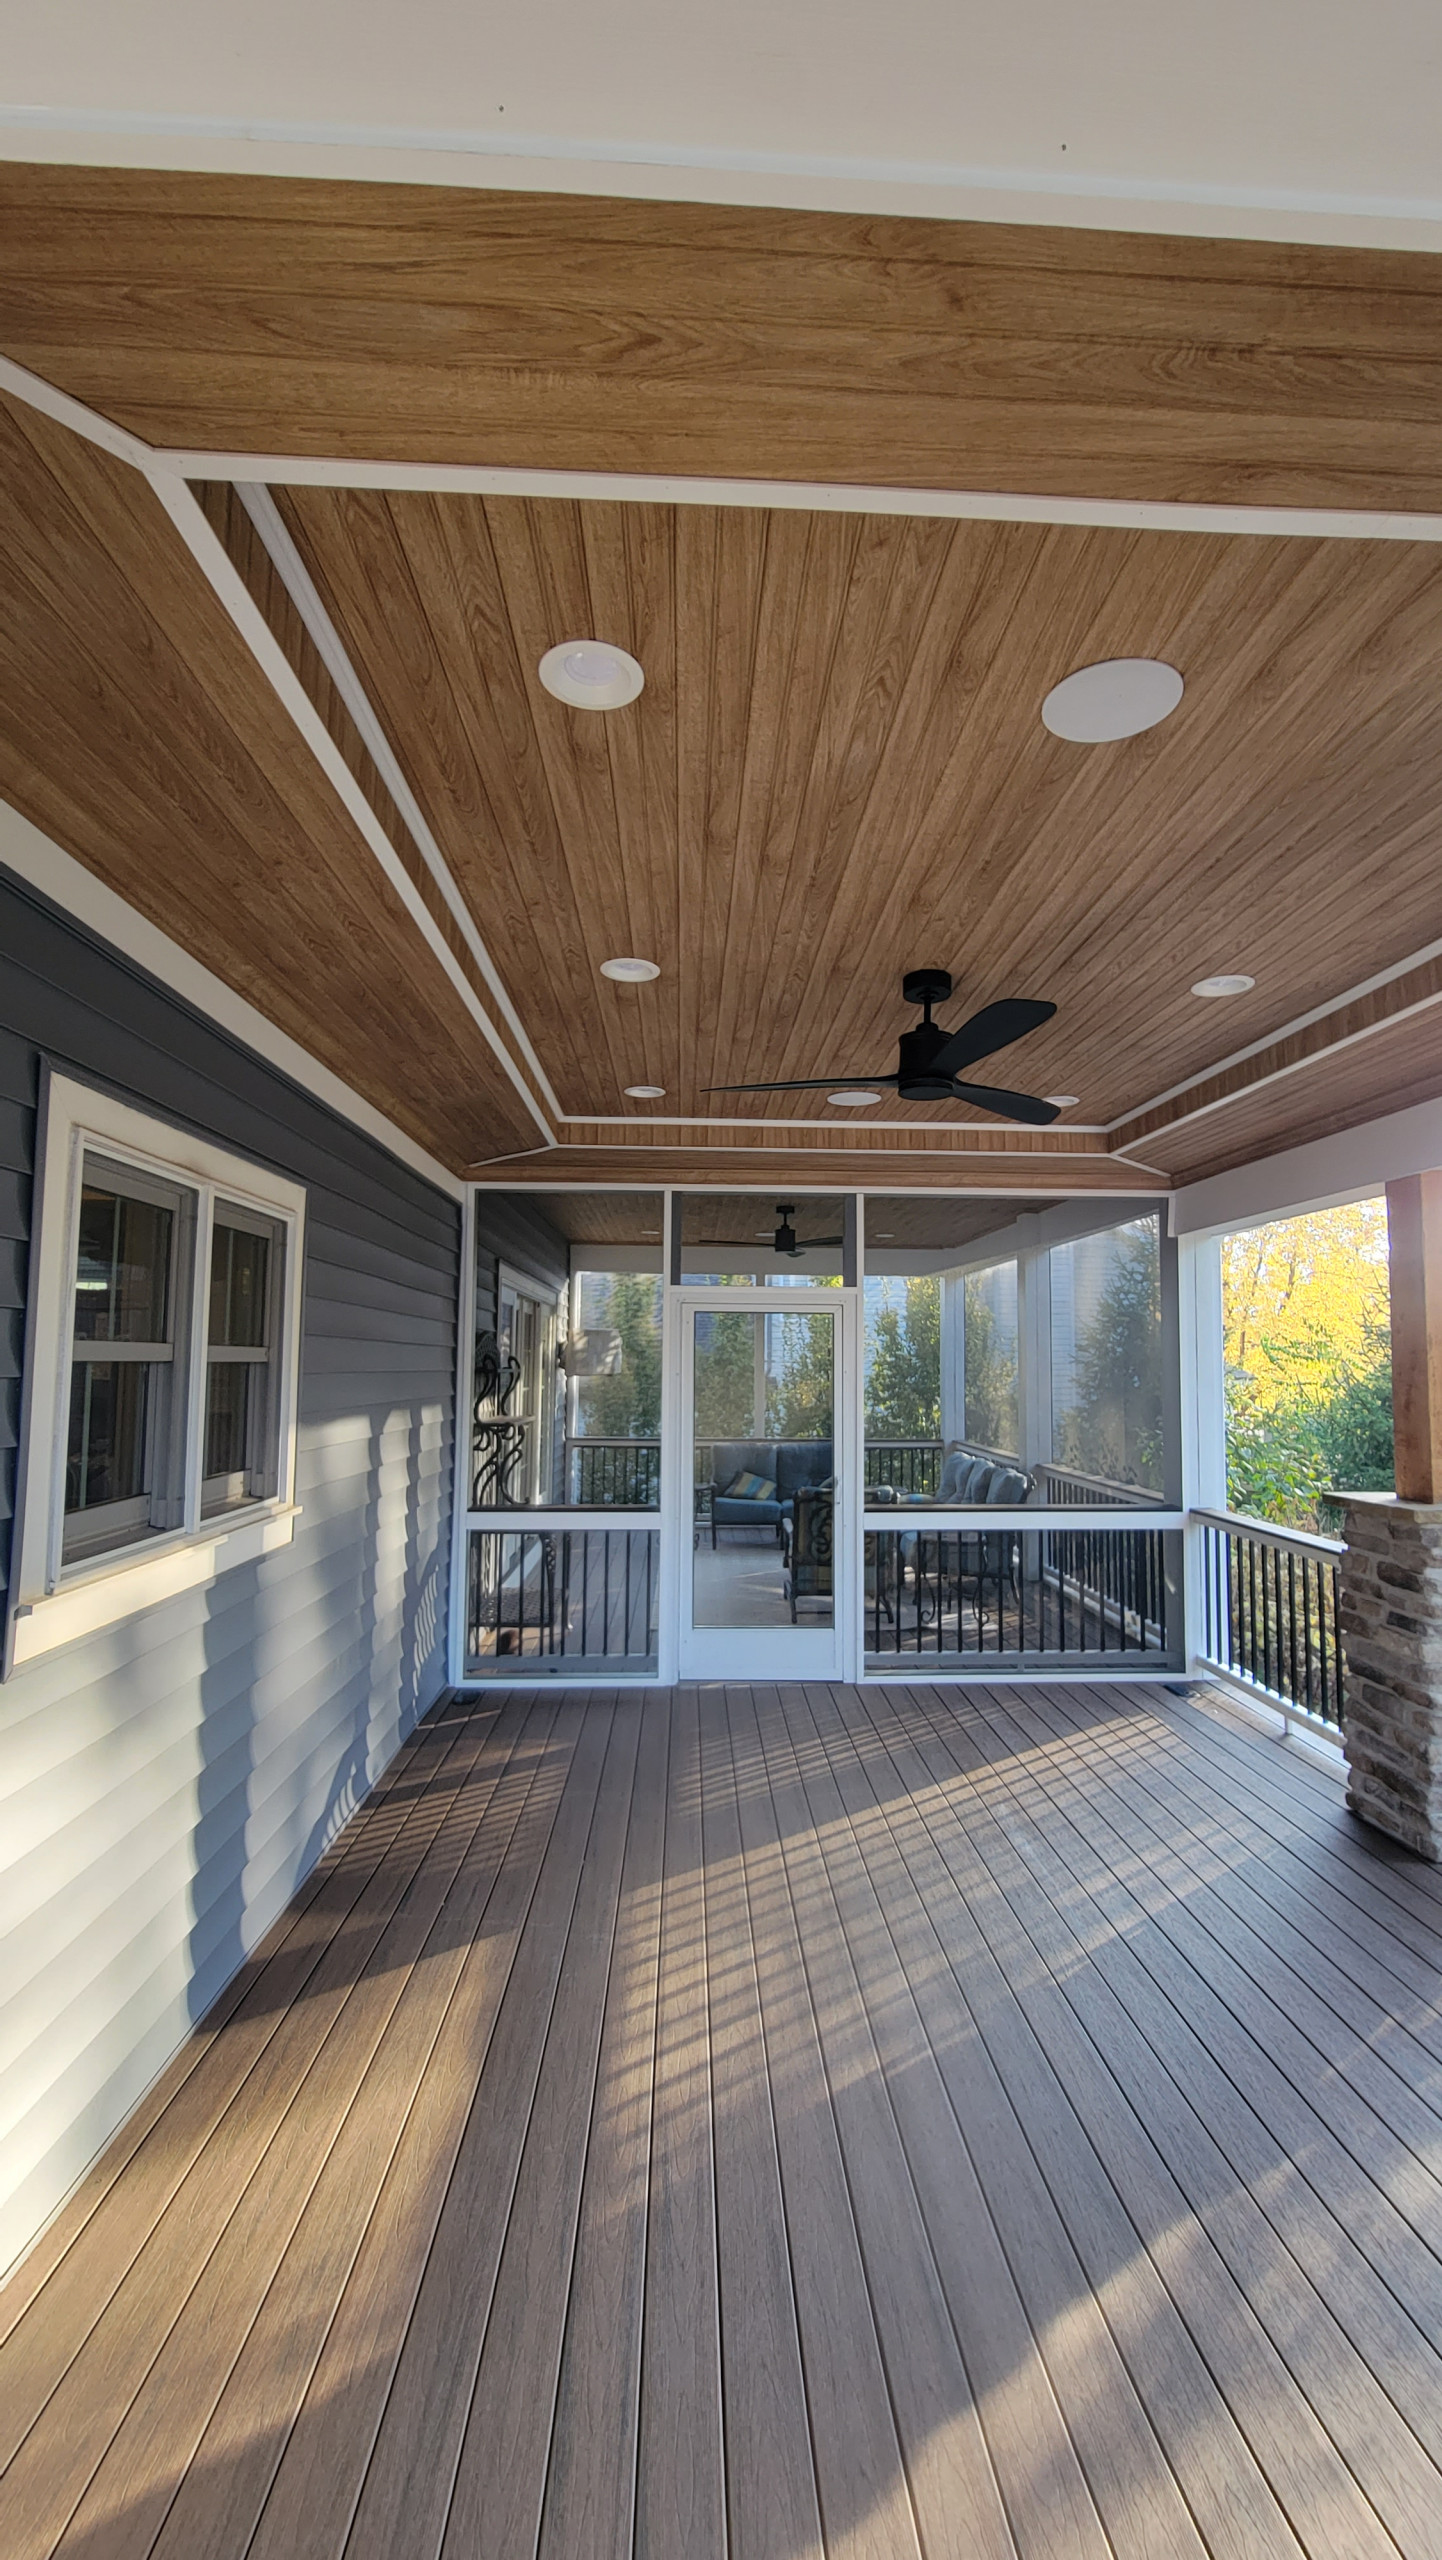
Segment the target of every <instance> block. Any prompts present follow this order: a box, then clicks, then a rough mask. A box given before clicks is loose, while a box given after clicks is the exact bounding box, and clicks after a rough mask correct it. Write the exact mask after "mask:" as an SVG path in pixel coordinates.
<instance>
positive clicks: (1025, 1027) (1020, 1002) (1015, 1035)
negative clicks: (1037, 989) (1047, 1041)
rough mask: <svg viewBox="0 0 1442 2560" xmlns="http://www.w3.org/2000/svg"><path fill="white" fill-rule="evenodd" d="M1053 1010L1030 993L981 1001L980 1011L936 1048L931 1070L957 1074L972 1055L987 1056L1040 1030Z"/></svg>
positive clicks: (933, 1073) (1051, 1005) (946, 1074)
mask: <svg viewBox="0 0 1442 2560" xmlns="http://www.w3.org/2000/svg"><path fill="white" fill-rule="evenodd" d="M1055 1011H1056V1006H1055V1005H1054V1004H1041V1003H1037V1002H1034V1001H1033V1000H1032V998H1031V997H1029V996H1003V997H1002V998H1001V1000H1000V1002H999V1003H997V1004H984V1005H983V1006H982V1008H981V1011H980V1013H974V1014H973V1015H972V1016H971V1019H970V1021H969V1022H963V1023H962V1025H961V1027H960V1029H959V1030H957V1031H953V1033H952V1035H951V1038H950V1039H949V1040H948V1042H947V1044H946V1047H945V1048H944V1049H938V1050H937V1053H936V1056H935V1057H934V1058H933V1059H932V1061H931V1066H930V1072H931V1074H932V1075H938V1076H954V1075H959V1074H960V1072H961V1070H962V1068H963V1067H969V1066H970V1065H971V1062H972V1060H973V1058H989V1057H990V1056H991V1054H992V1051H993V1050H994V1049H1005V1048H1007V1047H1008V1046H1009V1045H1010V1043H1011V1042H1012V1041H1013V1040H1020V1039H1022V1038H1023V1037H1024V1036H1025V1034H1026V1033H1027V1032H1028V1031H1036V1030H1039V1029H1040V1027H1041V1025H1042V1023H1044V1022H1050V1020H1051V1018H1052V1015H1053V1014H1054V1013H1055Z"/></svg>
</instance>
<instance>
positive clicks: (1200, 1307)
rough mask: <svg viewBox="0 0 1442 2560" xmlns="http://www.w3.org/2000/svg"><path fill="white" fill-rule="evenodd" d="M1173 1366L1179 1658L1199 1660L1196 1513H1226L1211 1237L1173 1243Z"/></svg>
mask: <svg viewBox="0 0 1442 2560" xmlns="http://www.w3.org/2000/svg"><path fill="white" fill-rule="evenodd" d="M1177 1358H1178V1369H1179V1378H1178V1384H1179V1387H1180V1390H1181V1393H1180V1423H1181V1487H1180V1492H1181V1501H1182V1508H1183V1510H1184V1511H1185V1513H1186V1515H1187V1525H1186V1531H1185V1549H1184V1571H1183V1577H1182V1586H1183V1587H1182V1608H1183V1618H1184V1624H1183V1639H1184V1656H1185V1660H1186V1664H1187V1668H1188V1670H1189V1671H1191V1670H1195V1669H1196V1668H1197V1667H1198V1665H1199V1663H1200V1661H1201V1658H1202V1655H1203V1651H1204V1645H1205V1629H1206V1544H1207V1539H1206V1530H1205V1528H1204V1527H1203V1525H1202V1523H1201V1521H1200V1520H1198V1519H1196V1518H1195V1517H1194V1514H1195V1513H1197V1512H1198V1511H1225V1509H1226V1507H1227V1385H1226V1366H1225V1362H1224V1360H1223V1356H1222V1246H1221V1239H1220V1237H1218V1236H1180V1237H1178V1239H1177Z"/></svg>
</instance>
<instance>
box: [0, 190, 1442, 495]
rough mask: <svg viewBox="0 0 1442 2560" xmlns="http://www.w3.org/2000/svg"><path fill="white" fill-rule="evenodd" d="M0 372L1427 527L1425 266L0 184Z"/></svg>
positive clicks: (191, 403)
mask: <svg viewBox="0 0 1442 2560" xmlns="http://www.w3.org/2000/svg"><path fill="white" fill-rule="evenodd" d="M0 231H3V236H4V239H5V259H4V265H3V270H0V348H3V350H4V352H5V353H6V354H8V355H10V356H12V357H14V358H15V359H16V360H17V361H18V362H20V363H21V364H25V365H28V366H31V367H32V368H33V369H34V370H35V371H36V372H37V373H39V374H42V375H43V376H44V377H45V379H46V380H47V381H50V382H55V383H58V384H60V385H61V386H62V388H64V389H65V390H67V391H69V392H71V393H72V394H73V395H74V396H75V397H76V398H77V399H80V400H84V401H87V402H89V403H90V404H91V405H92V406H93V407H95V408H97V409H100V410H102V411H103V412H104V413H105V414H106V415H107V416H109V417H113V418H117V419H120V420H122V421H123V422H124V423H125V424H126V425H127V426H129V427H131V428H133V429H134V430H135V432H136V433H137V434H139V435H142V436H144V437H145V438H146V439H147V440H148V441H149V442H152V443H156V444H162V445H173V446H184V447H192V448H193V447H210V448H212V449H216V448H218V449H221V450H229V451H234V452H240V453H295V454H319V455H332V454H338V455H348V456H352V457H361V456H363V457H368V458H375V457H377V456H381V457H386V456H388V457H390V458H392V459H396V458H404V459H408V460H412V461H431V462H450V463H501V464H515V463H530V464H533V465H537V466H546V467H549V468H553V469H572V470H581V471H587V470H590V471H596V470H609V471H677V472H685V473H703V474H704V473H719V474H727V475H739V476H741V477H743V478H755V477H758V476H760V477H766V478H783V479H805V480H830V479H836V480H843V481H845V480H850V481H860V482H865V483H874V482H876V481H884V482H886V483H887V484H889V485H893V486H904V487H920V488H933V487H936V488H973V489H1019V490H1069V491H1072V492H1074V493H1075V494H1078V495H1083V494H1085V495H1089V496H1093V497H1113V498H1123V499H1127V498H1139V497H1146V498H1163V499H1167V498H1171V499H1187V498H1190V499H1214V500H1236V501H1238V502H1240V503H1244V504H1251V505H1257V504H1260V503H1262V502H1264V501H1265V502H1270V503H1273V504H1277V505H1288V506H1309V505H1312V506H1349V505H1369V506H1396V507H1438V506H1442V456H1439V453H1438V448H1437V438H1436V419H1437V415H1438V410H1439V406H1442V273H1439V268H1442V261H1439V260H1438V259H1436V258H1432V257H1426V256H1420V255H1417V254H1415V253H1411V254H1409V253H1406V252H1400V251H1374V250H1358V249H1323V248H1316V247H1307V248H1303V247H1293V246H1286V245H1283V244H1278V243H1269V242H1260V241H1247V240H1193V239H1181V238H1171V239H1169V238H1165V237H1158V236H1155V235H1142V234H1130V233H1124V232H1099V231H1060V230H1058V231H1052V230H1045V229H1041V228H1037V227H1035V226H1031V225H1023V224H1016V225H1007V224H1000V223H960V222H932V221H928V222H923V221H915V220H909V219H904V218H901V217H881V216H875V215H856V214H829V213H802V212H783V211H780V210H776V209H772V208H760V207H751V206H742V205H698V204H656V203H651V202H639V201H638V202H629V201H626V200H623V199H620V198H601V197H595V196H576V195H558V196H545V195H533V194H508V193H505V192H503V191H496V192H491V191H489V190H488V191H485V192H481V191H478V190H474V189H464V188H444V187H431V186H411V187H392V186H373V185H369V184H349V185H348V184H342V183H337V182H335V181H325V182H321V181H311V180H287V179H279V178H275V179H269V178H242V177H231V176H224V175H219V174H202V173H199V172H165V171H153V170H139V169H70V168H49V169H47V168H44V167H41V166H38V165H35V164H26V165H22V164H20V163H17V162H11V163H9V164H7V165H3V166H0Z"/></svg>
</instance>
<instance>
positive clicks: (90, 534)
mask: <svg viewBox="0 0 1442 2560" xmlns="http://www.w3.org/2000/svg"><path fill="white" fill-rule="evenodd" d="M0 492H3V506H0V701H3V716H0V797H3V798H5V799H7V800H9V801H10V802H11V803H12V804H13V806H15V807H16V808H18V809H19V810H21V812H22V813H23V814H24V816H26V817H27V818H29V819H30V820H31V821H32V823H33V824H34V825H36V826H38V827H40V828H42V829H43V830H44V831H45V833H46V834H47V835H50V836H52V837H53V838H55V839H56V840H57V841H58V842H59V843H60V844H61V845H62V846H63V847H64V848H65V849H66V850H67V851H68V852H69V853H71V854H73V855H74V856H75V857H76V858H77V859H78V860H79V861H81V862H83V863H84V864H85V865H86V867H87V868H88V869H89V870H91V871H94V872H95V873H96V874H97V875H98V876H99V877H100V879H102V880H103V881H104V882H105V883H106V884H107V886H109V887H110V888H112V889H115V890H117V891H118V892H119V894H120V895H121V896H122V897H123V898H125V899H127V900H128V901H129V902H130V904H131V905H133V906H135V907H138V908H139V909H140V911H141V913H142V914H143V915H145V916H146V917H148V918H149V920H150V921H151V922H152V923H154V924H157V925H159V926H160V927H161V928H162V929H163V930H164V931H165V932H166V933H168V934H170V935H171V936H172V937H173V938H174V939H175V940H176V941H178V942H180V943H181V944H182V946H183V947H184V948H185V949H186V950H188V951H190V952H191V953H192V954H193V955H194V957H195V958H197V959H199V960H201V961H203V962H204V963H205V965H206V966H207V967H208V968H210V969H212V970H213V971H214V972H215V974H216V975H217V976H218V977H220V978H222V979H223V980H225V982H226V983H227V984H228V985H230V986H232V987H234V988H236V989H237V990H238V992H239V993H240V994H242V995H243V996H245V997H247V998H248V999H249V1000H250V1002H251V1003H253V1004H255V1005H256V1006H258V1007H259V1009H260V1011H261V1012H262V1013H264V1014H265V1015H267V1016H268V1018H269V1019H270V1020H271V1021H273V1022H275V1023H277V1024H279V1026H280V1027H281V1029H282V1030H285V1031H287V1032H289V1033H290V1034H291V1036H292V1037H293V1038H294V1039H296V1040H298V1041H299V1042H300V1044H301V1046H302V1047H303V1048H305V1049H307V1050H309V1051H310V1052H311V1054H312V1055H315V1056H318V1057H319V1058H321V1059H322V1060H323V1061H324V1063H325V1064H326V1065H327V1066H329V1067H330V1068H331V1069H332V1070H333V1071H334V1072H335V1073H336V1074H337V1075H339V1076H341V1077H343V1078H344V1079H345V1081H346V1082H347V1083H349V1084H351V1085H352V1086H354V1087H356V1088H358V1089H359V1090H360V1091H361V1092H362V1093H364V1094H365V1095H366V1097H367V1099H368V1100H369V1101H371V1102H373V1103H374V1104H376V1106H377V1107H378V1108H380V1109H381V1110H383V1111H385V1112H386V1113H388V1115H389V1116H390V1117H391V1118H392V1119H394V1120H395V1121H397V1122H398V1123H399V1125H400V1126H401V1127H402V1128H404V1129H405V1130H406V1132H407V1133H408V1135H410V1136H411V1137H412V1138H414V1139H416V1140H417V1141H418V1142H419V1143H420V1144H421V1145H423V1146H425V1147H427V1148H429V1149H430V1150H432V1151H433V1152H434V1153H435V1154H437V1155H438V1156H440V1157H441V1158H442V1159H443V1160H446V1161H448V1162H451V1163H454V1164H457V1165H459V1164H463V1163H465V1162H466V1161H467V1160H468V1159H469V1158H470V1157H471V1156H474V1155H476V1154H479V1153H480V1152H482V1150H483V1149H484V1150H485V1151H487V1152H490V1151H496V1152H500V1151H501V1150H502V1149H503V1148H505V1147H507V1146H509V1147H529V1146H531V1145H534V1144H535V1143H536V1141H537V1136H538V1131H537V1126H536V1122H535V1120H534V1119H533V1118H532V1117H531V1115H530V1114H529V1113H528V1112H527V1111H526V1109H525V1107H524V1105H523V1104H522V1103H521V1101H520V1098H519V1096H518V1095H517V1094H516V1092H515V1090H514V1088H513V1086H512V1085H511V1084H510V1083H509V1081H508V1079H507V1077H506V1075H505V1074H504V1072H503V1071H502V1069H501V1068H500V1066H499V1065H498V1062H497V1060H496V1057H495V1055H494V1053H493V1051H492V1050H491V1048H490V1047H489V1046H488V1045H487V1042H486V1040H485V1038H484V1036H483V1034H482V1032H481V1030H480V1028H479V1027H478V1025H477V1023H476V1021H475V1020H474V1019H473V1017H472V1016H471V1015H470V1014H469V1013H468V1011H467V1010H466V1007H465V1004H464V1002H463V1000H462V999H461V997H460V995H459V993H458V991H457V989H456V988H455V986H454V984H453V983H452V982H451V981H450V980H448V978H447V977H446V976H445V974H444V973H443V972H442V970H441V969H440V968H439V967H438V966H437V965H436V963H435V960H434V958H433V955H432V953H431V952H430V951H429V950H428V948H427V946H426V944H425V942H424V941H423V940H422V939H421V937H420V935H419V934H418V932H417V931H416V928H415V925H414V922H413V921H412V919H411V917H410V916H409V915H408V914H407V912H406V910H405V908H404V906H403V905H402V902H401V900H400V898H399V897H398V896H397V894H396V891H395V889H394V888H393V886H392V885H391V884H390V883H389V882H388V881H387V880H386V878H385V877H384V876H383V874H382V872H381V870H380V868H379V867H378V865H377V863H376V861H375V859H374V856H373V854H372V853H371V852H370V850H369V849H368V848H367V846H366V844H365V843H364V841H363V840H362V838H361V836H360V835H359V834H358V832H357V830H356V828H355V826H354V824H353V823H352V822H351V820H350V819H349V818H348V817H347V814H346V812H345V810H344V809H343V808H342V806H341V804H340V802H339V800H338V799H337V798H336V796H335V794H334V792H333V791H332V790H331V788H330V786H329V785H328V783H327V782H326V780H325V778H324V776H323V774H322V773H321V771H320V769H319V767H318V766H317V765H316V763H315V762H314V760H313V759H312V757H311V756H310V755H309V754H308V753H307V751H306V750H305V749H304V748H303V747H302V745H301V743H300V741H299V739H298V738H297V736H296V733H295V731H294V729H293V728H292V727H291V725H290V723H289V721H288V720H287V719H286V718H285V716H284V714H283V713H282V711H281V709H280V706H279V704H278V703H277V701H276V698H275V695H274V693H273V691H272V690H271V687H270V685H269V684H268V683H267V682H266V680H265V677H264V676H263V675H262V673H261V670H260V668H259V667H258V666H257V664H256V662H255V660H254V658H253V657H252V656H251V654H250V652H249V651H248V650H247V649H246V648H245V646H244V645H243V643H242V641H241V639H240V637H239V635H238V633H237V631H236V630H235V627H234V625H233V624H232V623H231V622H230V621H229V619H228V618H227V616H226V615H225V613H224V612H223V611H222V609H221V607H220V605H219V603H218V602H217V600H216V598H215V596H214V595H213V594H212V592H211V590H210V588H209V587H208V586H207V585H206V583H205V581H204V579H202V578H201V577H200V576H199V574H198V572H197V570H196V567H195V563H194V560H193V559H192V557H191V555H190V553H189V552H188V551H187V549H186V547H185V545H184V543H183V542H182V541H181V540H180V537H179V535H178V534H177V533H176V532H175V530H174V528H173V526H172V525H171V523H170V522H169V520H168V518H167V517H166V515H165V513H164V511H163V509H162V508H161V507H160V505H159V503H158V502H157V500H156V499H155V498H154V496H153V495H152V493H151V491H150V490H149V489H148V488H147V486H146V484H145V482H144V481H143V480H142V479H141V478H140V477H139V475H138V474H137V473H136V472H134V471H131V470H128V469H127V468H126V467H125V465H124V464H122V463H118V462H114V461H112V460H111V459H110V457H109V456H108V455H107V454H104V453H100V452H98V451H97V450H96V448H95V447H94V446H93V445H91V444H86V443H84V442H82V441H81V440H80V439H79V438H78V437H75V436H71V435H68V434H67V433H66V432H65V430H64V429H63V428H61V427H57V426H54V425H52V423H51V422H50V420H49V419H47V418H43V417H39V416H37V415H36V413H35V412H34V411H33V410H31V409H27V408H23V407H21V406H19V405H18V404H15V403H12V402H9V401H6V400H3V399H0Z"/></svg>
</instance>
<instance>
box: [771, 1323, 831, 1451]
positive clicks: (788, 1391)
mask: <svg viewBox="0 0 1442 2560" xmlns="http://www.w3.org/2000/svg"><path fill="white" fill-rule="evenodd" d="M763 1321H766V1320H765V1319H763ZM834 1323H835V1319H834V1317H832V1316H829V1315H815V1316H812V1315H803V1314H801V1313H800V1311H799V1310H798V1311H797V1312H796V1313H795V1314H787V1315H784V1316H781V1317H772V1318H771V1319H770V1324H771V1341H772V1345H773V1348H774V1353H775V1360H774V1367H773V1365H772V1363H771V1362H768V1364H767V1377H766V1437H767V1439H768V1440H829V1439H830V1438H831V1436H832V1429H833V1423H834V1418H835V1399H836V1365H835V1364H836V1345H835V1335H834V1332H833V1326H834Z"/></svg>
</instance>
